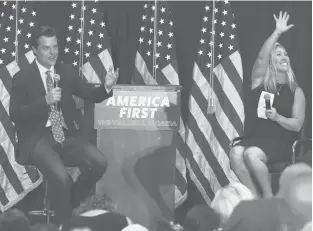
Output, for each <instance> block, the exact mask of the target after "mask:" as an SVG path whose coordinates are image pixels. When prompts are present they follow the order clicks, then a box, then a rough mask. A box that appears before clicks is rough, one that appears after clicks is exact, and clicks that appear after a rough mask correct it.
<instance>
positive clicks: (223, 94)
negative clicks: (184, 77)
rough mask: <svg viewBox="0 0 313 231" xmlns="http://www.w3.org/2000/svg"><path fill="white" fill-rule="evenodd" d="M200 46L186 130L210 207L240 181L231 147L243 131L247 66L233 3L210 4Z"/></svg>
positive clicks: (192, 164)
mask: <svg viewBox="0 0 313 231" xmlns="http://www.w3.org/2000/svg"><path fill="white" fill-rule="evenodd" d="M199 42H200V43H199V49H198V51H197V53H198V54H197V59H196V62H195V64H194V70H193V82H192V88H191V94H190V98H189V115H188V122H187V127H188V128H186V144H187V168H188V170H189V173H190V177H191V179H192V181H193V182H194V183H195V185H196V186H197V188H198V190H199V191H200V193H201V194H202V196H203V198H204V199H205V201H206V202H207V203H208V204H209V203H211V200H212V199H213V197H214V195H215V193H216V191H217V190H218V189H219V188H221V187H223V186H225V185H227V184H228V183H229V182H233V181H238V178H237V176H236V175H235V174H234V172H233V171H232V170H231V169H230V164H229V158H228V153H229V143H230V140H231V139H233V138H234V137H236V136H239V135H241V134H242V133H243V122H244V107H243V90H242V89H243V86H242V84H243V74H242V64H241V56H240V54H239V51H238V41H237V37H236V24H235V20H234V14H233V13H232V10H231V5H230V3H229V1H228V0H225V1H221V0H216V1H208V2H206V4H205V7H204V16H203V21H202V26H201V38H200V41H199ZM209 105H213V107H209ZM212 108H213V111H212V110H211V111H210V110H208V109H212ZM212 112H213V113H212Z"/></svg>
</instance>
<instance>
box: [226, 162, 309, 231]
mask: <svg viewBox="0 0 313 231" xmlns="http://www.w3.org/2000/svg"><path fill="white" fill-rule="evenodd" d="M311 174H312V170H311V168H310V167H309V166H308V165H306V164H302V163H301V164H300V163H299V164H294V165H291V166H289V167H287V168H286V170H285V171H284V172H283V173H282V176H281V178H280V189H279V193H278V194H277V197H273V198H268V199H258V200H252V201H243V202H241V203H239V204H238V205H237V207H236V208H235V209H234V211H233V213H232V214H231V216H230V217H229V219H228V221H227V222H226V224H225V225H224V227H223V231H243V230H248V231H250V230H258V231H269V230H271V231H276V230H277V231H278V230H282V229H283V227H284V228H285V229H284V230H288V231H298V230H300V229H301V227H303V225H304V222H303V221H304V220H305V217H304V216H302V217H301V215H303V211H305V210H306V209H307V205H305V206H303V207H304V209H303V210H301V212H300V216H296V215H295V214H294V212H293V211H292V208H291V206H290V204H288V203H287V200H289V199H290V197H291V196H292V195H297V196H299V197H298V198H297V199H295V201H294V202H292V203H293V204H294V205H296V204H301V203H300V201H301V200H302V199H303V197H302V196H301V194H303V193H306V192H305V191H304V190H306V189H305V188H306V187H304V186H303V184H309V182H308V180H303V177H308V176H310V175H311ZM311 178H312V176H311ZM311 184H312V183H311ZM300 185H301V187H300ZM295 186H298V187H300V188H299V190H296V189H295ZM311 187H312V186H311ZM293 190H296V192H297V193H295V192H293ZM305 199H308V198H307V196H305ZM302 204H305V203H302ZM311 204H312V203H311ZM299 217H301V219H299ZM301 223H302V225H301ZM299 227H300V228H299Z"/></svg>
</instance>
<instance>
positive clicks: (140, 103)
mask: <svg viewBox="0 0 313 231" xmlns="http://www.w3.org/2000/svg"><path fill="white" fill-rule="evenodd" d="M179 122H180V86H133V85H131V86H129V85H117V86H114V88H113V96H112V97H110V98H108V99H106V100H105V101H103V102H102V103H99V104H96V105H95V129H139V130H178V129H179Z"/></svg>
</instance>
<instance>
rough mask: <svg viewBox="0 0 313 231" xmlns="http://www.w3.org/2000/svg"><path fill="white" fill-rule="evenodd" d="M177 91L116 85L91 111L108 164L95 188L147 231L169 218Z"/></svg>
mask: <svg viewBox="0 0 313 231" xmlns="http://www.w3.org/2000/svg"><path fill="white" fill-rule="evenodd" d="M180 91H181V86H173V85H168V86H134V85H116V86H114V87H113V96H112V97H111V98H109V99H107V100H105V101H104V102H102V103H100V104H96V105H95V120H94V121H95V122H94V128H95V129H97V146H98V148H99V149H100V150H101V151H102V152H103V153H105V155H106V156H107V158H108V163H109V166H108V170H107V172H106V173H105V174H104V176H103V178H102V179H101V180H100V181H99V182H98V184H97V188H96V191H97V193H105V194H106V195H108V196H109V197H110V198H111V199H112V200H113V201H114V202H115V203H116V204H117V210H118V212H121V213H123V214H125V215H127V216H129V217H130V218H131V219H132V220H133V221H134V222H136V223H140V224H142V225H144V226H146V227H148V228H149V229H150V230H152V231H155V230H157V222H158V221H159V220H163V219H167V220H173V218H174V189H175V188H174V186H175V182H174V179H175V157H176V154H175V146H174V143H175V142H174V141H175V139H176V136H177V134H178V129H179V126H180V124H179V123H180V113H181V112H180V111H181V110H180V102H181V92H180Z"/></svg>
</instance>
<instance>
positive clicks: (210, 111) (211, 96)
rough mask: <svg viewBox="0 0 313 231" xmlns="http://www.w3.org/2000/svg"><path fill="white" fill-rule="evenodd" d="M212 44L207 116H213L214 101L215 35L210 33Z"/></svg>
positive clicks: (213, 26) (213, 11) (213, 27)
mask: <svg viewBox="0 0 313 231" xmlns="http://www.w3.org/2000/svg"><path fill="white" fill-rule="evenodd" d="M214 21H215V0H213V9H212V21H211V23H212V27H211V28H212V32H213V31H215V23H214ZM211 37H212V43H213V45H212V46H211V48H210V49H211V67H210V76H209V85H210V87H209V98H208V108H207V113H208V114H213V113H214V112H215V109H216V108H215V106H216V105H215V99H214V76H213V75H214V72H213V69H214V58H215V56H214V50H215V33H212V35H211Z"/></svg>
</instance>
